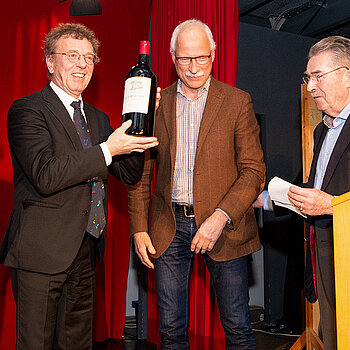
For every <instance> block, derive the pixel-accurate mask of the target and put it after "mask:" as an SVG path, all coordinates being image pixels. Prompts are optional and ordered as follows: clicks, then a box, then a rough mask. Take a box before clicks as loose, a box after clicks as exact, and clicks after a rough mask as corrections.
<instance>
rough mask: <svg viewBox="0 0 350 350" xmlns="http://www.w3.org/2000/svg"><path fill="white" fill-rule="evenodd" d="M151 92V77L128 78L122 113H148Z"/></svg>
mask: <svg viewBox="0 0 350 350" xmlns="http://www.w3.org/2000/svg"><path fill="white" fill-rule="evenodd" d="M150 92H151V78H147V77H132V78H129V79H126V81H125V87H124V102H123V112H122V114H126V113H135V112H137V113H144V114H147V113H148V104H149V95H150Z"/></svg>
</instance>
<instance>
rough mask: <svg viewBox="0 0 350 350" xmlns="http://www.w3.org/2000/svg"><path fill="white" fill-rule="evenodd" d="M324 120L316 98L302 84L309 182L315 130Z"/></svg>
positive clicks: (305, 176)
mask: <svg viewBox="0 0 350 350" xmlns="http://www.w3.org/2000/svg"><path fill="white" fill-rule="evenodd" d="M321 120H322V112H320V111H319V110H318V109H317V108H316V104H315V101H314V99H313V98H312V97H311V95H310V93H309V92H308V91H307V89H306V85H305V84H302V85H301V123H302V129H301V130H302V134H301V136H302V137H301V140H302V152H303V181H304V182H307V180H308V177H309V173H310V167H311V162H312V157H313V147H314V138H313V132H314V129H315V127H316V125H317V124H318V123H319V122H320V121H321Z"/></svg>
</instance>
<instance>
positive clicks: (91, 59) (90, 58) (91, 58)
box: [53, 52, 98, 65]
mask: <svg viewBox="0 0 350 350" xmlns="http://www.w3.org/2000/svg"><path fill="white" fill-rule="evenodd" d="M53 54H54V55H64V56H67V58H68V61H69V62H72V63H77V62H78V61H79V60H80V57H81V56H83V57H84V60H85V63H86V64H88V65H93V64H95V63H96V62H98V57H97V56H96V55H93V54H90V53H88V54H86V55H80V54H79V53H78V52H53Z"/></svg>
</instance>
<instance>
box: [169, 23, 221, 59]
mask: <svg viewBox="0 0 350 350" xmlns="http://www.w3.org/2000/svg"><path fill="white" fill-rule="evenodd" d="M190 24H197V25H200V26H202V28H203V29H204V31H205V33H206V34H207V36H208V39H209V42H210V51H214V50H215V49H216V44H215V41H214V38H213V33H212V32H211V30H210V28H209V27H208V26H207V25H206V24H205V23H203V22H202V21H200V20H199V19H194V18H193V19H188V20H187V21H185V22H182V23H180V24H179V25H178V26H177V27H176V28H175V29H174V31H173V35H172V37H171V40H170V52H171V53H173V54H175V44H176V40H177V38H178V36H179V33H180V32H181V30H182V29H184V27H186V26H187V25H190Z"/></svg>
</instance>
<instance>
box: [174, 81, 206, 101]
mask: <svg viewBox="0 0 350 350" xmlns="http://www.w3.org/2000/svg"><path fill="white" fill-rule="evenodd" d="M210 81H211V75H209V78H208V80H207V81H206V82H205V84H204V85H203V87H201V88H200V89H199V91H198V96H197V97H196V98H195V99H197V98H199V97H201V96H202V95H203V94H204V93H205V92H208V91H209V86H210ZM176 92H178V93H179V94H181V95H182V96H184V97H186V98H187V96H186V95H185V94H184V92H183V90H182V87H181V80H180V79H178V81H177V88H176Z"/></svg>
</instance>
